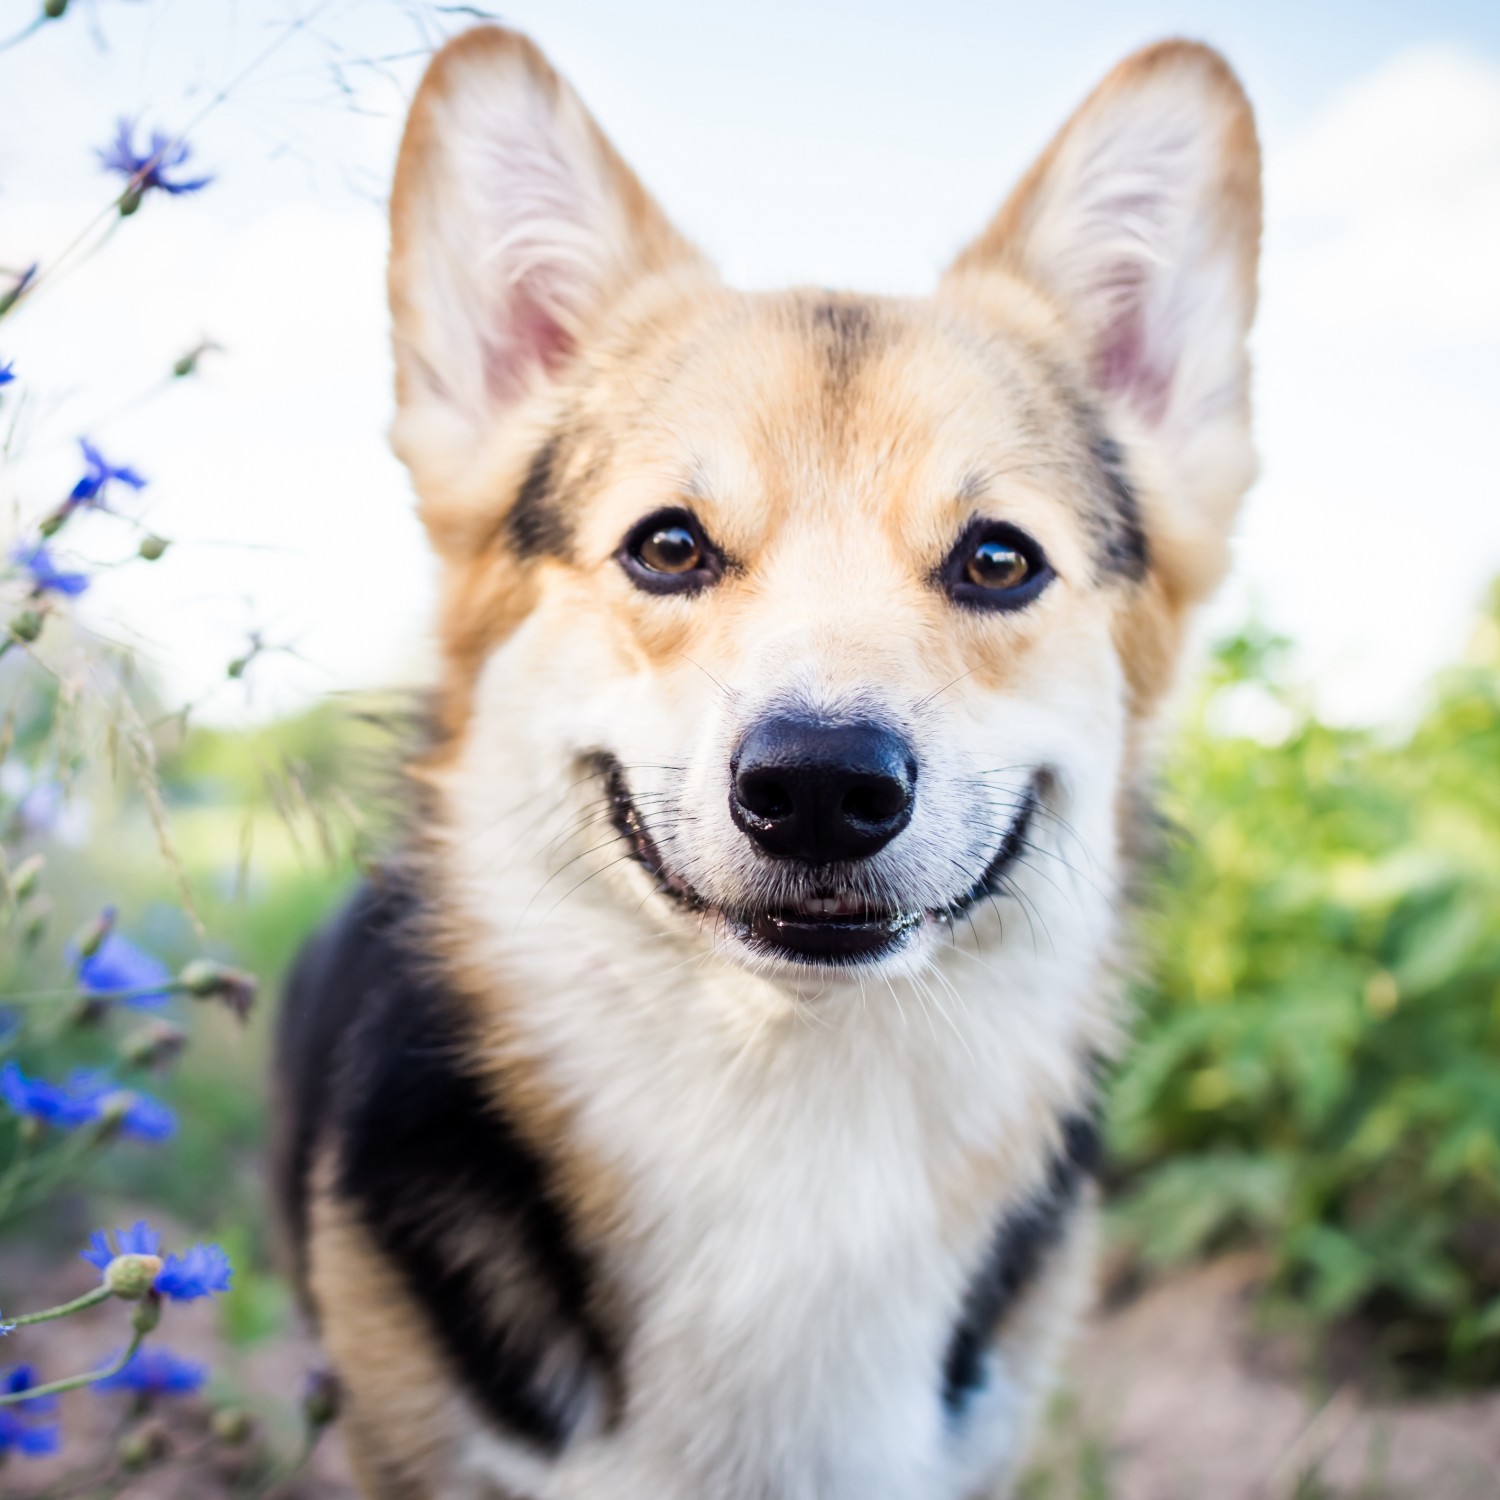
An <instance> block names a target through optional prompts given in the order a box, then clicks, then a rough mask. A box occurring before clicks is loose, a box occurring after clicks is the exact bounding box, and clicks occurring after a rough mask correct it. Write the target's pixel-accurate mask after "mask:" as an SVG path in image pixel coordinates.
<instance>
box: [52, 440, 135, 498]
mask: <svg viewBox="0 0 1500 1500" xmlns="http://www.w3.org/2000/svg"><path fill="white" fill-rule="evenodd" d="M78 446H79V447H80V448H81V449H83V462H84V465H85V469H84V475H83V478H82V479H80V480H79V481H78V483H77V484H75V485H74V486H73V489H72V492H71V493H70V494H69V495H68V500H69V503H70V504H73V505H102V504H103V503H104V492H105V490H106V489H107V488H108V487H109V485H110V483H111V482H112V481H114V480H119V482H120V483H121V484H128V485H129V486H130V488H131V489H133V490H143V489H145V488H146V480H145V477H144V476H143V475H141V474H138V473H136V471H135V470H134V469H132V468H131V467H130V466H129V465H128V464H112V463H110V462H109V461H108V460H107V459H106V458H105V457H104V455H103V454H102V453H101V452H100V451H99V450H98V449H97V448H96V447H95V446H94V445H93V444H92V443H91V442H89V440H88V439H87V438H79V439H78Z"/></svg>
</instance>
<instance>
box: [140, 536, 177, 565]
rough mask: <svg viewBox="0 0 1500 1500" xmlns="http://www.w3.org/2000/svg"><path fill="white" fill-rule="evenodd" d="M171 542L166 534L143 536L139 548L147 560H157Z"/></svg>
mask: <svg viewBox="0 0 1500 1500" xmlns="http://www.w3.org/2000/svg"><path fill="white" fill-rule="evenodd" d="M169 546H171V543H170V542H169V541H168V540H167V539H166V537H164V536H143V537H142V538H141V545H140V547H139V548H138V549H137V550H138V551H139V552H140V554H141V556H142V557H144V558H145V559H146V561H147V562H155V561H156V559H157V558H158V557H160V556H161V555H162V553H163V552H165V551H166V550H167V548H168V547H169Z"/></svg>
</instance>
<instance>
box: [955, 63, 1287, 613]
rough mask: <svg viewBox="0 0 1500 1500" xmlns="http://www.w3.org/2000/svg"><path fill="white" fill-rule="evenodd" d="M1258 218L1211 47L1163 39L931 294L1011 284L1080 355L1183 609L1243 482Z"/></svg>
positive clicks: (1250, 133) (1241, 109) (1215, 550)
mask: <svg viewBox="0 0 1500 1500" xmlns="http://www.w3.org/2000/svg"><path fill="white" fill-rule="evenodd" d="M1260 219H1261V206H1260V152H1259V147H1258V145H1257V142H1256V136H1255V121H1254V117H1253V115H1252V114H1251V110H1250V104H1249V101H1248V100H1247V99H1246V97H1245V94H1244V91H1243V90H1242V89H1241V87H1240V85H1239V82H1238V80H1237V79H1236V78H1235V76H1234V74H1233V73H1232V72H1231V71H1230V69H1229V67H1228V65H1227V64H1226V63H1225V62H1224V60H1223V59H1222V58H1221V57H1220V56H1219V55H1218V54H1217V53H1216V52H1213V51H1212V50H1210V49H1209V48H1207V47H1203V46H1200V45H1197V44H1195V43H1191V42H1163V43H1160V44H1159V45H1157V46H1154V47H1150V48H1147V49H1146V50H1145V51H1142V52H1138V53H1136V54H1135V55H1134V56H1133V57H1130V58H1127V59H1126V61H1124V62H1123V63H1121V64H1120V65H1119V66H1118V67H1117V68H1115V70H1114V71H1113V72H1112V73H1110V74H1109V76H1108V77H1107V78H1105V80H1104V82H1103V83H1102V84H1100V86H1099V87H1098V88H1097V89H1096V90H1095V91H1094V92H1093V94H1091V95H1090V96H1089V98H1088V99H1087V100H1086V101H1085V102H1084V104H1083V105H1082V107H1081V108H1080V109H1079V110H1078V112H1077V113H1076V114H1075V115H1074V116H1073V118H1072V119H1071V120H1069V121H1068V123H1067V124H1066V125H1065V126H1064V127H1063V128H1062V130H1061V131H1060V132H1059V133H1058V135H1057V137H1056V138H1055V139H1054V140H1053V142H1052V144H1051V145H1050V146H1049V147H1048V148H1047V150H1046V151H1045V152H1044V153H1043V154H1042V156H1041V158H1040V159H1039V160H1038V161H1037V162H1036V164H1035V165H1034V166H1033V167H1032V169H1031V170H1030V171H1029V172H1028V173H1027V174H1026V176H1025V177H1024V178H1023V179H1022V181H1021V183H1020V185H1019V186H1018V187H1017V188H1016V190H1015V192H1014V193H1013V194H1012V195H1011V197H1010V199H1009V200H1008V201H1007V202H1006V204H1005V206H1004V207H1003V208H1002V209H1001V210H1000V212H999V213H998V214H997V215H996V217H995V218H994V220H993V221H992V222H991V223H990V225H989V227H988V228H987V229H986V230H985V231H984V233H983V234H982V235H980V237H979V238H978V240H976V241H975V242H974V243H973V244H972V245H970V246H969V248H968V249H967V250H965V251H964V252H963V254H962V255H961V256H960V257H959V258H958V260H957V261H956V262H955V264H954V266H953V268H952V269H951V270H950V271H949V273H948V276H947V278H946V279H945V289H946V290H948V291H951V292H957V293H959V294H967V295H971V296H974V295H977V296H979V297H984V296H985V295H986V294H987V292H988V293H990V294H993V292H994V286H993V283H994V280H995V275H994V273H995V272H997V271H1000V272H1006V273H1009V274H1010V275H1011V276H1015V277H1019V278H1021V279H1022V280H1023V281H1025V282H1027V283H1028V284H1030V285H1031V286H1032V287H1035V288H1038V289H1040V290H1041V291H1042V292H1043V293H1045V294H1046V296H1047V298H1048V300H1049V301H1050V303H1051V305H1052V307H1053V308H1054V309H1055V310H1056V311H1057V312H1058V313H1060V314H1061V316H1062V318H1063V320H1064V322H1065V324H1066V325H1067V327H1068V329H1069V331H1070V332H1071V334H1072V336H1073V338H1074V339H1075V341H1076V340H1081V346H1082V350H1083V356H1084V363H1085V372H1084V373H1085V377H1086V379H1087V380H1088V382H1089V384H1090V385H1091V387H1092V391H1091V395H1092V397H1093V399H1094V400H1095V402H1096V403H1097V404H1099V405H1100V406H1102V407H1103V408H1104V409H1105V415H1106V418H1107V419H1108V420H1110V422H1111V425H1112V426H1113V427H1114V429H1115V430H1116V431H1118V432H1119V433H1120V435H1121V436H1122V437H1123V438H1124V439H1125V440H1126V442H1127V445H1128V446H1131V447H1133V448H1138V449H1139V450H1140V453H1141V455H1143V461H1144V462H1145V463H1146V464H1147V465H1148V466H1149V467H1150V468H1151V469H1152V470H1153V471H1155V472H1153V473H1152V474H1151V475H1149V476H1148V479H1149V481H1150V482H1149V483H1148V485H1147V486H1146V487H1147V488H1148V489H1149V490H1152V491H1155V492H1157V493H1155V494H1154V495H1153V496H1152V497H1151V498H1152V499H1153V500H1154V501H1155V505H1154V509H1155V510H1156V511H1157V512H1158V513H1157V514H1153V515H1151V516H1148V518H1147V519H1148V523H1149V524H1150V525H1151V528H1152V531H1153V533H1154V535H1153V536H1152V538H1151V540H1152V542H1153V545H1154V546H1155V548H1156V550H1157V552H1158V554H1165V555H1164V556H1161V559H1160V560H1161V561H1162V562H1163V563H1164V564H1166V565H1167V567H1168V569H1169V571H1170V573H1171V574H1172V575H1174V576H1172V577H1171V578H1169V580H1168V581H1169V582H1170V583H1172V584H1174V585H1175V587H1174V588H1173V592H1174V593H1176V594H1177V595H1178V596H1179V597H1182V598H1184V599H1191V598H1196V597H1199V596H1201V595H1202V594H1203V593H1204V592H1206V591H1207V589H1208V588H1210V587H1212V585H1213V583H1215V582H1216V581H1217V578H1218V575H1219V573H1220V572H1221V571H1222V567H1223V560H1224V556H1225V547H1226V542H1227V533H1228V530H1229V526H1230V523H1231V522H1232V520H1233V517H1234V511H1235V509H1236V506H1237V504H1238V501H1239V498H1240V496H1241V495H1242V494H1243V492H1244V490H1245V488H1246V487H1247V486H1248V484H1249V482H1250V479H1251V478H1252V477H1253V474H1254V455H1253V450H1252V447H1251V441H1250V419H1249V390H1248V387H1249V359H1248V356H1247V353H1246V348H1245V340H1246V335H1247V334H1248V332H1249V329H1250V324H1251V320H1252V319H1253V317H1254V313H1255V298H1256V262H1257V258H1258V252H1259V242H1260ZM986 283H989V286H988V287H987V286H986Z"/></svg>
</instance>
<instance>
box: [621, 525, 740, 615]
mask: <svg viewBox="0 0 1500 1500" xmlns="http://www.w3.org/2000/svg"><path fill="white" fill-rule="evenodd" d="M616 556H617V557H618V558H619V561H620V566H621V567H623V568H624V569H625V572H626V573H627V574H628V575H629V577H630V580H631V582H632V583H634V584H635V585H636V586H637V587H638V588H643V589H645V590H646V591H647V592H648V593H653V594H684V593H695V592H696V591H697V590H698V589H702V588H707V587H708V585H709V584H711V583H714V582H716V581H717V580H718V578H719V576H720V575H721V574H722V573H723V571H724V557H723V554H722V553H720V552H719V550H718V549H717V548H716V547H715V546H714V545H713V543H712V542H710V541H709V540H708V538H707V537H706V536H705V535H704V534H703V527H702V526H701V525H699V523H698V518H697V517H696V516H694V515H693V514H692V513H691V512H689V511H685V510H660V511H657V512H656V513H655V514H653V515H649V516H647V517H646V518H645V520H643V521H639V522H637V523H636V525H635V526H634V527H633V528H632V530H631V532H630V534H629V535H628V536H627V537H626V538H625V540H624V542H622V543H621V544H620V550H619V552H618V553H617V554H616Z"/></svg>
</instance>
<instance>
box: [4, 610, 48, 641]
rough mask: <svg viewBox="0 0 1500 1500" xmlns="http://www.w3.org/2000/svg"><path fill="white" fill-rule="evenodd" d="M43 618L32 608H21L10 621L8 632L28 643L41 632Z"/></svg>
mask: <svg viewBox="0 0 1500 1500" xmlns="http://www.w3.org/2000/svg"><path fill="white" fill-rule="evenodd" d="M42 624H43V620H42V617H41V615H40V614H39V613H38V612H37V611H36V610H34V609H23V610H22V611H21V613H20V614H18V615H16V616H15V618H14V619H12V620H11V622H10V633H11V634H12V635H13V636H14V637H15V638H16V639H17V640H18V641H25V642H26V643H27V645H30V644H31V642H32V641H34V640H35V639H36V638H37V637H38V636H39V635H40V634H41V633H42Z"/></svg>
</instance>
